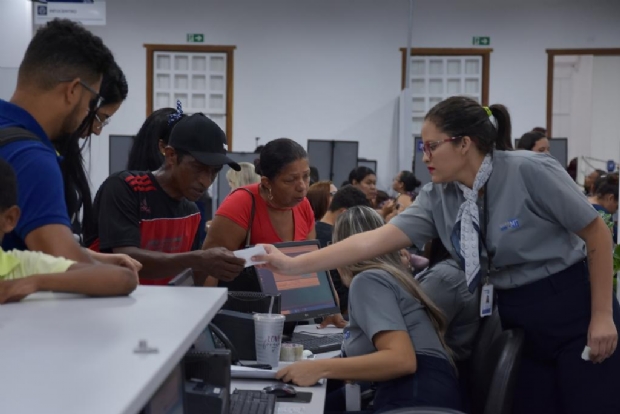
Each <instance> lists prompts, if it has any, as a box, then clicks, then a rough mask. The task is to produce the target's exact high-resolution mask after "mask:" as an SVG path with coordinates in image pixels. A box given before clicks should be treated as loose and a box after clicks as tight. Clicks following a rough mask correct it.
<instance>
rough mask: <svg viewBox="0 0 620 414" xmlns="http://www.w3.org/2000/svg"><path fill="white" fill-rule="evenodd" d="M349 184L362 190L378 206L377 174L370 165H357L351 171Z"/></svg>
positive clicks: (373, 204) (372, 203) (374, 205)
mask: <svg viewBox="0 0 620 414" xmlns="http://www.w3.org/2000/svg"><path fill="white" fill-rule="evenodd" d="M349 184H351V185H352V186H354V187H356V188H358V189H360V190H362V192H363V193H364V194H366V198H368V201H369V202H370V204H371V205H372V206H373V207H375V208H377V175H376V174H375V172H374V171H373V170H371V169H370V168H368V167H357V168H354V169H353V170H352V171H351V172H350V173H349Z"/></svg>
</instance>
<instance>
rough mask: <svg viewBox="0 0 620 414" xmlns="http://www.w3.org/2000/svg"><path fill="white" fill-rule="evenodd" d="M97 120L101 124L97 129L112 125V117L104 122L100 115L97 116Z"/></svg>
mask: <svg viewBox="0 0 620 414" xmlns="http://www.w3.org/2000/svg"><path fill="white" fill-rule="evenodd" d="M95 119H96V120H97V122H99V126H97V127H96V128H98V129H103V128H104V127H105V126H106V125H108V124H109V123H110V121H111V120H112V117H107V118H106V119H104V120H103V121H102V120H101V118H100V117H99V114H95Z"/></svg>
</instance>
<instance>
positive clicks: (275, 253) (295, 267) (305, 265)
mask: <svg viewBox="0 0 620 414" xmlns="http://www.w3.org/2000/svg"><path fill="white" fill-rule="evenodd" d="M408 246H411V240H409V238H408V237H407V235H405V233H403V232H402V231H401V230H400V229H398V227H396V226H393V225H391V224H387V225H385V226H383V227H380V228H378V229H376V230H373V231H368V232H365V233H360V234H356V235H355V236H351V237H349V238H347V239H345V240H342V241H340V242H338V243H335V244H332V245H330V246H328V247H326V248H324V249H321V250H319V251H316V252H312V253H307V254H303V255H300V256H297V257H295V258H290V257H288V256H286V255H285V254H283V253H281V252H280V251H279V250H278V249H276V248H275V247H273V246H269V245H266V246H265V250H267V255H265V256H258V257H256V258H255V260H257V261H264V262H267V263H266V264H265V265H263V266H266V267H267V268H269V269H270V270H272V271H274V272H278V273H282V274H287V275H300V274H304V273H311V272H318V271H320V270H328V269H337V268H339V267H343V266H347V265H351V264H354V263H358V262H360V261H362V260H366V259H371V258H374V257H377V256H381V255H383V254H386V253H390V252H394V251H397V250H400V249H402V248H404V247H408Z"/></svg>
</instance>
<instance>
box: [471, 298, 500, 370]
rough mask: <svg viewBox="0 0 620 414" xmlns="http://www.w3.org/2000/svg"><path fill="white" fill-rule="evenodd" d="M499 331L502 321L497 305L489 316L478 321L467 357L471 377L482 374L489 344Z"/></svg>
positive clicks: (498, 334)
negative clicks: (473, 340) (474, 339)
mask: <svg viewBox="0 0 620 414" xmlns="http://www.w3.org/2000/svg"><path fill="white" fill-rule="evenodd" d="M501 333H502V323H501V321H500V319H499V312H498V311H497V307H495V309H493V313H492V314H491V315H490V316H488V317H486V318H482V320H481V321H480V327H479V328H478V333H477V334H476V342H475V343H474V349H473V350H472V353H471V357H470V359H469V363H470V377H471V378H480V377H482V376H483V374H484V366H485V361H487V358H488V354H489V350H490V349H491V345H493V341H495V339H497V338H498V337H499V336H500V335H501Z"/></svg>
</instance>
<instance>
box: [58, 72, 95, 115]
mask: <svg viewBox="0 0 620 414" xmlns="http://www.w3.org/2000/svg"><path fill="white" fill-rule="evenodd" d="M58 82H73V79H61V80H59V81H58ZM79 83H80V85H81V86H82V87H83V88H84V89H86V90H87V91H88V92H90V93H92V94H93V95H94V96H95V97H94V98H93V99H91V101H90V110H91V111H96V110H97V109H99V108H101V105H103V101H104V100H105V99H103V96H101V95H100V94H99V92H97V91H96V90H94V89H93V88H91V87H90V86H88V85H87V84H86V83H84V81H82V80H80V81H79Z"/></svg>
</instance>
